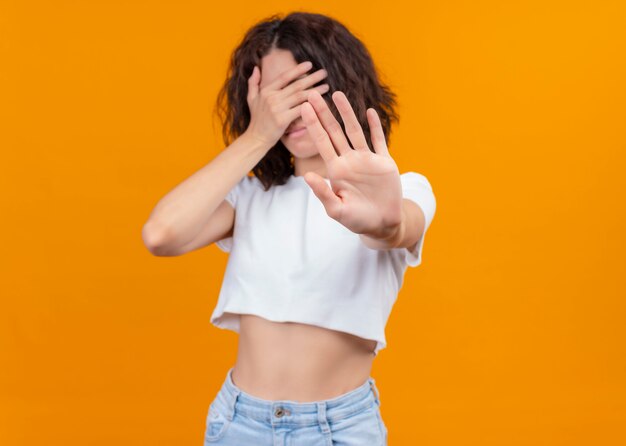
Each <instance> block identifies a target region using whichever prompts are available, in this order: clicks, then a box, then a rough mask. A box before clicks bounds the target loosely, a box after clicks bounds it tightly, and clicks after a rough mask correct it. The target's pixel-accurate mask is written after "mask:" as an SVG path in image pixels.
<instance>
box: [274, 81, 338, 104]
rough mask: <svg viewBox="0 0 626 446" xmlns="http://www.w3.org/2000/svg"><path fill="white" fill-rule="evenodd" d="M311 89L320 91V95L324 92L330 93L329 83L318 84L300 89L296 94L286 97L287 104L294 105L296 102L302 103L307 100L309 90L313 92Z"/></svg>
mask: <svg viewBox="0 0 626 446" xmlns="http://www.w3.org/2000/svg"><path fill="white" fill-rule="evenodd" d="M311 90H317V91H319V93H320V95H322V94H324V93H328V91H329V90H330V86H329V85H328V84H322V85H318V86H317V87H313V88H311V89H308V90H304V91H299V92H297V93H295V94H292V95H291V96H290V97H289V98H287V99H285V101H286V105H287V106H288V107H293V106H294V105H295V104H301V103H302V102H306V100H307V99H308V97H309V92H311Z"/></svg>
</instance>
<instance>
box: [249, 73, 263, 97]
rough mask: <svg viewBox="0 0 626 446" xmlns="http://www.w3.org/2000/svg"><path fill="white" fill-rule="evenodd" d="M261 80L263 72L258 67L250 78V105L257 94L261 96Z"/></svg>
mask: <svg viewBox="0 0 626 446" xmlns="http://www.w3.org/2000/svg"><path fill="white" fill-rule="evenodd" d="M260 79H261V70H259V67H257V66H256V65H255V66H254V68H253V69H252V75H251V76H250V77H249V78H248V103H251V102H252V101H253V100H254V98H256V96H257V94H259V81H260Z"/></svg>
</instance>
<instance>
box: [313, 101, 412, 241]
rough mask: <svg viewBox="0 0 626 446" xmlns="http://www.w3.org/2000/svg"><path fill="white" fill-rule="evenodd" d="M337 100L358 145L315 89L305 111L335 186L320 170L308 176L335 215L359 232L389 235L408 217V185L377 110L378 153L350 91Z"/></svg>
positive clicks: (372, 124)
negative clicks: (404, 188)
mask: <svg viewBox="0 0 626 446" xmlns="http://www.w3.org/2000/svg"><path fill="white" fill-rule="evenodd" d="M332 99H333V102H334V103H335V105H336V106H337V109H338V110H339V113H340V114H341V118H342V120H343V122H344V124H345V128H346V134H347V135H348V137H349V138H350V142H351V143H352V146H353V147H354V149H353V148H352V147H350V145H349V144H348V141H347V140H346V137H345V135H344V133H343V130H342V129H341V126H340V125H339V122H337V120H336V119H335V117H334V115H333V114H332V112H331V111H330V109H329V108H328V105H327V104H326V102H325V101H324V99H323V98H322V96H321V95H320V93H319V92H317V91H311V92H310V93H309V95H308V102H304V103H303V104H302V106H301V115H302V119H303V120H304V123H305V124H306V126H307V129H308V132H309V134H310V135H311V138H312V139H313V141H314V142H315V145H316V146H317V148H318V150H319V152H320V155H321V157H322V158H323V160H324V162H325V164H326V174H327V176H328V179H329V180H330V186H331V187H329V186H328V184H327V183H326V182H325V181H324V178H323V177H321V176H320V175H318V174H317V173H315V172H307V173H306V174H305V175H304V180H305V181H306V183H307V184H308V185H309V187H310V188H311V189H312V190H313V193H314V194H315V195H316V196H317V198H319V200H320V201H321V202H322V204H323V205H324V208H325V209H326V213H327V214H328V216H329V217H331V218H333V219H335V220H337V221H338V222H339V223H341V224H342V225H344V226H345V227H347V228H348V229H350V230H351V231H352V232H355V233H357V234H363V235H365V236H369V237H372V238H377V239H383V238H386V237H388V236H390V235H392V234H393V233H394V232H395V231H396V230H397V228H398V227H399V225H400V223H401V220H402V185H401V183H400V173H399V170H398V166H397V165H396V163H395V161H394V160H393V158H391V156H390V155H389V151H388V149H387V144H386V142H385V135H384V132H383V128H382V125H381V122H380V118H379V117H378V114H377V113H376V110H374V109H373V108H369V109H367V112H366V114H367V122H368V124H369V128H370V135H371V140H372V144H373V146H374V150H375V153H373V152H372V151H371V150H370V149H369V147H368V146H367V141H366V139H365V136H364V133H363V130H362V129H361V125H360V124H359V121H358V120H357V117H356V115H355V113H354V110H353V109H352V106H351V105H350V102H349V101H348V98H347V97H346V96H345V94H344V93H343V92H341V91H335V92H334V93H333V94H332Z"/></svg>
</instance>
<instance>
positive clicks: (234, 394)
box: [224, 368, 241, 421]
mask: <svg viewBox="0 0 626 446" xmlns="http://www.w3.org/2000/svg"><path fill="white" fill-rule="evenodd" d="M232 370H233V369H232V368H231V369H230V370H229V371H228V373H227V376H226V379H227V380H228V379H230V380H231V382H232V378H231V373H232ZM224 393H225V394H226V395H227V396H228V398H227V399H228V401H227V406H228V412H226V418H228V420H229V421H233V418H234V417H235V406H236V405H237V398H238V397H239V394H240V393H241V390H239V388H238V387H237V386H235V385H234V383H233V385H232V386H228V390H227V391H226V392H224Z"/></svg>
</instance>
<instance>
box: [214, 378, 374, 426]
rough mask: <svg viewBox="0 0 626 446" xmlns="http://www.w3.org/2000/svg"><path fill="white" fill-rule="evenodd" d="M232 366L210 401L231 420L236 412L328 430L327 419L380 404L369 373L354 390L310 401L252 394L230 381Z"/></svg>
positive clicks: (275, 423) (266, 420)
mask: <svg viewBox="0 0 626 446" xmlns="http://www.w3.org/2000/svg"><path fill="white" fill-rule="evenodd" d="M232 371H233V368H232V367H231V368H230V369H229V370H228V372H227V373H226V379H225V380H224V383H223V384H222V387H221V389H220V391H219V392H218V394H217V397H216V398H215V400H214V402H213V404H217V405H218V406H220V408H221V409H222V412H223V413H224V415H225V416H226V417H227V418H228V419H229V420H231V421H232V419H233V417H234V416H235V412H238V413H241V414H244V415H246V416H247V417H249V418H253V419H256V420H259V421H264V422H266V423H271V424H272V425H297V426H307V425H313V424H318V423H319V424H320V425H321V426H322V430H325V429H326V431H328V430H329V427H328V422H333V421H337V420H340V419H342V418H345V417H349V416H350V415H352V414H353V413H356V412H358V411H360V410H364V409H366V408H368V407H369V406H371V405H372V404H373V403H375V404H377V405H378V406H380V398H379V393H378V389H377V387H376V383H375V380H374V378H372V377H371V376H370V377H368V378H367V380H366V381H365V382H364V383H363V384H361V385H360V386H359V387H357V388H356V389H353V390H351V391H349V392H347V393H344V394H342V395H339V396H337V397H335V398H330V399H326V400H319V401H312V402H298V401H291V400H266V399H262V398H258V397H255V396H253V395H250V394H249V393H246V392H244V391H243V390H241V389H240V388H239V387H237V386H236V385H235V384H234V382H233V380H232V376H231V375H232Z"/></svg>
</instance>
